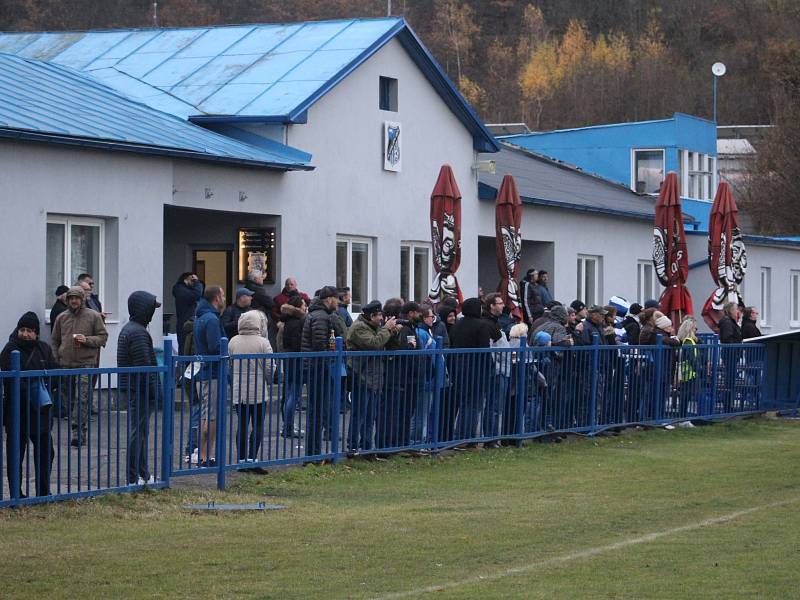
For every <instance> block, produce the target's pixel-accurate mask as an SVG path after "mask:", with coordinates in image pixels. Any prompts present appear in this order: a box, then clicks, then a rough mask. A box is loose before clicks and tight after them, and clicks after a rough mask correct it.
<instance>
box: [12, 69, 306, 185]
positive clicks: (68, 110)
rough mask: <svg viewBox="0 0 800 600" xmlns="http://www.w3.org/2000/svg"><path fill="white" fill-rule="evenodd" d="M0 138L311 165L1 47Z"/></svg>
mask: <svg viewBox="0 0 800 600" xmlns="http://www.w3.org/2000/svg"><path fill="white" fill-rule="evenodd" d="M0 137H5V138H14V139H26V140H33V141H42V142H50V143H61V144H70V145H81V146H90V147H97V148H107V149H112V150H124V151H129V152H139V153H146V154H160V155H168V156H175V157H181V158H191V159H196V160H209V161H214V162H225V163H235V164H243V165H248V166H254V167H266V168H272V169H279V170H295V169H299V170H309V169H312V168H313V167H311V166H309V165H308V161H309V159H310V158H311V156H310V155H308V154H305V153H301V152H299V151H298V150H295V149H293V148H289V147H287V146H283V145H282V144H278V143H276V142H268V143H269V144H271V147H270V148H269V149H267V148H266V147H261V148H256V147H255V146H252V145H249V144H246V143H243V142H240V141H237V140H232V139H230V138H227V137H225V136H222V135H219V134H217V133H214V132H211V131H208V130H206V129H204V128H202V127H200V126H199V125H194V124H192V123H188V122H186V121H184V120H182V119H180V118H178V117H176V116H174V115H169V114H165V113H163V112H160V111H157V110H155V109H153V108H150V107H148V106H145V105H144V104H139V103H138V102H133V101H131V100H129V99H128V98H125V97H123V96H121V95H120V94H118V93H117V92H115V91H113V90H111V89H109V88H107V87H106V86H104V85H102V84H100V83H98V82H97V81H94V80H92V79H90V78H88V77H86V76H84V75H82V74H80V73H78V72H75V71H73V70H72V69H69V68H66V67H63V66H59V65H55V64H49V63H44V62H39V61H35V60H25V59H22V58H19V57H16V56H11V55H9V54H3V53H0Z"/></svg>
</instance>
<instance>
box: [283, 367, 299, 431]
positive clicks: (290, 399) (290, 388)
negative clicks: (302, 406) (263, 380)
mask: <svg viewBox="0 0 800 600" xmlns="http://www.w3.org/2000/svg"><path fill="white" fill-rule="evenodd" d="M302 397H303V380H302V379H301V378H297V379H292V380H289V379H285V380H284V384H283V410H282V412H283V433H284V435H286V436H287V437H288V436H290V435H292V433H293V431H294V413H295V407H296V406H297V403H298V402H299V401H302Z"/></svg>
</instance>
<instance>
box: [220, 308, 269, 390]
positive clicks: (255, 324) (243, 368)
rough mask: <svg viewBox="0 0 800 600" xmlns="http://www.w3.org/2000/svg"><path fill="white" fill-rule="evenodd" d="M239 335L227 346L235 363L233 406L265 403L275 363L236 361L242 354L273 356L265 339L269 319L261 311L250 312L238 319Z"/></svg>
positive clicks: (258, 360)
mask: <svg viewBox="0 0 800 600" xmlns="http://www.w3.org/2000/svg"><path fill="white" fill-rule="evenodd" d="M238 328H239V333H238V334H237V335H236V336H234V337H233V338H232V339H231V341H230V344H229V345H228V351H229V352H230V354H231V356H232V358H233V360H232V363H233V403H234V404H255V403H257V402H265V401H266V400H267V399H268V398H269V396H270V394H269V383H270V382H271V381H272V359H271V358H269V357H267V356H265V357H263V358H237V357H236V356H234V355H237V354H238V355H241V354H264V355H266V354H272V346H271V345H270V343H269V340H267V338H265V337H264V332H265V331H266V329H267V317H266V315H265V314H264V313H262V312H261V311H260V310H251V311H248V312H246V313H244V314H242V316H241V317H239V323H238Z"/></svg>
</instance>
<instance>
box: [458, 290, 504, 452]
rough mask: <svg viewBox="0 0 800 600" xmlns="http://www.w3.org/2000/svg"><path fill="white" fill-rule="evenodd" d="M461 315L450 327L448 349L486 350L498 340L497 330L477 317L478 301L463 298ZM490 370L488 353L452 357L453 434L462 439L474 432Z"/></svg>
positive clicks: (471, 436)
mask: <svg viewBox="0 0 800 600" xmlns="http://www.w3.org/2000/svg"><path fill="white" fill-rule="evenodd" d="M461 313H462V314H463V315H464V316H463V318H462V319H461V320H459V321H456V324H455V325H453V330H452V332H451V335H450V347H451V348H489V347H491V345H492V342H493V341H497V340H498V339H500V336H499V335H498V329H497V328H496V327H495V326H494V325H492V324H491V323H489V321H487V320H485V319H482V318H481V301H480V300H479V299H478V298H468V299H466V300H465V301H464V305H463V306H462V308H461ZM492 368H493V367H492V362H491V357H490V356H489V353H485V354H456V355H454V360H453V372H452V374H451V377H452V379H453V385H454V387H455V397H456V402H457V404H458V434H457V435H458V436H459V437H460V438H462V439H467V438H473V437H475V436H476V435H477V433H478V420H479V418H480V414H481V409H482V407H483V402H484V399H485V398H486V392H487V390H488V389H489V388H488V386H489V383H490V381H489V378H490V375H491V372H492Z"/></svg>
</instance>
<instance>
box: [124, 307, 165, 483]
mask: <svg viewBox="0 0 800 600" xmlns="http://www.w3.org/2000/svg"><path fill="white" fill-rule="evenodd" d="M159 306H161V303H160V302H158V301H156V297H155V296H154V295H153V294H151V293H149V292H144V291H136V292H133V293H132V294H131V295H130V296H128V314H129V315H130V321H128V323H126V324H125V327H123V328H122V331H120V333H119V339H118V340H117V366H119V367H154V366H156V364H157V363H156V353H155V351H154V350H153V338H151V337H150V332H148V331H147V326H148V325H149V324H150V321H152V320H153V314H154V313H155V312H156V309H157V308H158V307H159ZM119 392H120V398H119V404H118V405H119V406H122V407H125V408H126V409H127V411H128V415H129V416H130V431H129V432H128V483H129V484H138V485H144V484H147V483H153V480H152V478H151V477H150V468H149V466H148V460H147V458H148V456H147V453H148V438H149V433H150V413H151V410H152V409H153V407H154V406H157V401H158V375H157V374H156V373H149V374H132V375H129V374H127V373H122V374H120V376H119Z"/></svg>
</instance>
